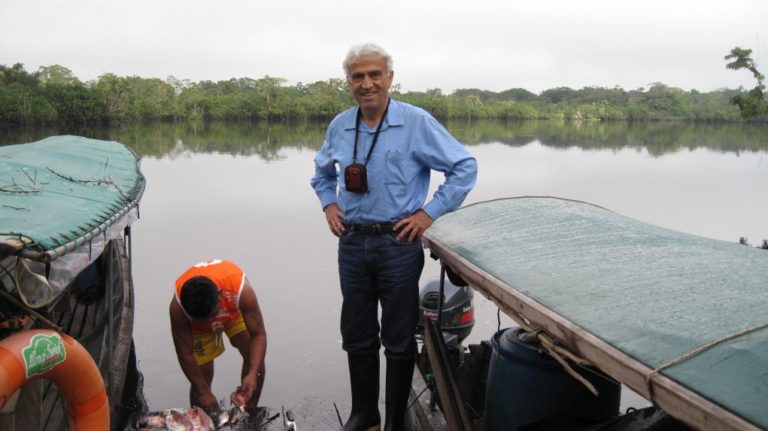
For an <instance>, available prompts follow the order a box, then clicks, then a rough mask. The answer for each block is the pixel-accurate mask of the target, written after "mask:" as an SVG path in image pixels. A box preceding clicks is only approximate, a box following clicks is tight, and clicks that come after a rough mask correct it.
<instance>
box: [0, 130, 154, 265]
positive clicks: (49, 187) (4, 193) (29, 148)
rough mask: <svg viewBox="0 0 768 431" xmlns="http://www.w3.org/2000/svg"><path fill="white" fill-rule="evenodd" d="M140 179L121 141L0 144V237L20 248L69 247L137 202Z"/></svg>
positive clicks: (70, 138)
mask: <svg viewBox="0 0 768 431" xmlns="http://www.w3.org/2000/svg"><path fill="white" fill-rule="evenodd" d="M144 186H145V180H144V176H143V175H142V174H141V172H140V170H139V159H138V157H137V156H136V154H135V153H134V152H133V151H132V150H130V149H129V148H128V147H126V146H125V145H123V144H120V143H118V142H112V141H100V140H96V139H88V138H83V137H78V136H53V137H50V138H46V139H43V140H41V141H38V142H33V143H29V144H20V145H8V146H2V147H0V237H2V239H3V242H5V243H6V245H7V244H9V243H15V244H16V246H19V241H17V240H20V242H21V244H23V245H21V251H23V252H32V253H35V252H45V251H48V250H55V249H60V250H61V249H68V248H70V247H73V246H75V245H80V244H82V243H84V242H85V241H86V240H87V239H88V238H89V237H90V236H92V235H95V234H99V233H101V232H103V231H104V230H105V229H106V228H107V227H108V226H109V225H111V224H112V223H114V222H115V221H116V220H117V219H119V218H120V217H121V216H123V215H125V214H126V213H127V212H128V211H129V210H130V209H132V208H134V207H136V206H137V205H138V202H139V199H140V198H141V195H142V193H143V192H144Z"/></svg>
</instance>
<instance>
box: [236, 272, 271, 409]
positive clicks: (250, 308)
mask: <svg viewBox="0 0 768 431" xmlns="http://www.w3.org/2000/svg"><path fill="white" fill-rule="evenodd" d="M240 312H241V313H242V315H243V320H244V321H245V326H246V328H247V330H248V333H249V335H250V337H251V341H250V345H249V346H248V348H249V361H250V363H249V364H248V367H247V371H246V372H245V375H244V376H243V382H242V387H241V390H242V391H243V392H245V394H246V399H247V400H250V399H251V398H252V397H253V395H254V394H260V393H261V389H262V388H261V385H263V382H264V375H263V370H264V358H265V356H266V354H267V332H266V329H265V327H264V319H263V318H262V315H261V309H260V308H259V301H258V300H257V298H256V293H255V292H254V290H253V288H252V287H251V285H250V283H249V282H248V280H247V279H246V281H245V285H244V286H243V291H242V293H241V294H240Z"/></svg>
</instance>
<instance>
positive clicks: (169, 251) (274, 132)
mask: <svg viewBox="0 0 768 431" xmlns="http://www.w3.org/2000/svg"><path fill="white" fill-rule="evenodd" d="M324 126H325V125H324V124H319V123H302V124H285V123H280V124H221V123H215V124H209V125H199V126H195V125H186V124H184V125H167V124H160V125H154V126H141V127H132V128H125V129H111V130H98V131H85V132H79V133H80V134H83V135H86V136H89V137H94V138H100V139H111V140H117V141H120V142H123V143H125V144H127V145H129V146H130V147H132V148H133V149H134V150H135V151H136V152H137V153H138V154H139V155H140V156H141V168H142V171H143V173H144V175H145V176H146V178H147V188H146V192H145V195H144V197H143V199H142V201H141V206H140V214H141V218H140V220H139V221H138V222H137V223H135V224H134V227H133V265H134V266H133V275H134V280H135V293H136V316H135V330H134V337H135V342H136V349H137V356H138V360H139V368H140V370H141V371H142V373H143V374H144V391H145V396H146V398H147V400H148V402H149V405H150V408H151V409H152V410H160V409H165V408H170V407H180V406H186V405H187V404H188V384H187V382H186V379H185V377H184V376H183V374H182V373H181V370H180V369H179V366H178V364H177V362H176V357H175V353H174V349H173V345H172V342H171V337H170V332H169V319H168V311H167V310H168V304H169V302H170V300H171V297H172V293H173V283H174V280H175V279H176V277H177V276H178V275H179V274H180V273H181V272H183V271H184V270H185V269H186V268H187V267H189V266H190V265H192V264H194V263H197V262H199V261H202V260H206V259H210V258H225V259H230V260H232V261H235V262H237V263H238V264H239V265H240V266H242V267H243V268H244V269H245V271H246V273H247V275H248V277H249V279H250V281H251V283H252V285H253V286H254V287H255V289H256V292H257V295H258V300H259V303H260V305H261V309H262V312H263V315H264V320H265V323H266V328H267V332H268V338H269V342H268V343H269V344H268V353H267V360H266V367H267V378H266V384H265V388H264V391H263V393H262V398H261V404H263V405H268V406H272V407H278V408H279V407H280V406H283V405H285V406H291V405H297V404H301V403H307V402H309V403H328V404H329V406H331V405H332V403H333V402H337V403H339V404H340V405H348V398H349V395H348V393H349V389H348V377H347V369H346V357H345V354H344V353H343V351H342V350H341V340H340V335H339V329H338V325H339V311H340V303H341V295H340V293H339V288H338V274H337V266H336V238H335V237H334V236H333V235H332V234H331V233H330V232H329V231H328V229H327V225H326V224H325V220H324V218H323V214H322V212H321V209H320V206H319V203H318V201H317V199H316V197H315V195H314V193H313V191H312V189H311V188H310V186H309V179H310V177H311V176H312V174H313V161H312V160H313V157H314V154H315V152H316V151H317V149H318V148H319V146H320V145H321V143H322V140H323V134H324ZM447 127H448V129H449V130H450V131H451V132H452V133H453V134H454V135H455V136H456V137H457V138H458V139H459V141H461V142H462V143H464V144H465V145H467V147H468V149H469V150H470V152H471V153H472V154H473V155H474V156H475V157H476V158H477V160H478V164H479V177H478V182H477V186H476V188H475V189H474V190H473V191H472V193H471V194H470V195H469V197H468V198H467V200H466V202H465V204H468V203H472V202H478V201H483V200H488V199H495V198H501V197H510V196H522V195H550V196H559V197H565V198H570V199H577V200H582V201H587V202H590V203H594V204H597V205H600V206H603V207H606V208H608V209H611V210H613V211H615V212H617V213H620V214H622V215H625V216H629V217H632V218H635V219H638V220H642V221H645V222H648V223H651V224H656V225H659V226H663V227H667V228H672V229H676V230H680V231H683V232H688V233H692V234H696V235H701V236H705V237H710V238H716V239H720V240H724V241H731V242H737V241H738V240H739V238H740V237H745V238H747V240H748V242H750V243H752V244H753V245H757V244H759V243H760V241H761V240H763V239H768V191H767V190H768V188H767V186H768V130H766V128H765V127H753V126H739V125H708V124H705V125H694V124H678V123H650V124H627V123H608V124H603V123H568V122H565V123H553V122H544V123H542V122H529V123H501V122H480V123H471V124H470V123H448V124H447ZM55 133H60V132H59V131H34V132H26V133H22V132H14V133H6V134H3V135H0V143H18V142H30V141H33V140H37V139H39V138H42V137H44V136H48V135H49V134H55ZM441 180H442V175H440V174H436V175H434V176H433V188H434V187H435V186H436V184H437V183H438V181H441ZM438 272H439V267H438V264H437V263H436V262H435V261H432V260H431V259H427V263H426V266H425V270H424V274H423V276H422V284H426V283H427V282H429V281H431V280H433V279H436V278H437V277H438ZM475 309H476V322H475V327H474V329H473V331H472V334H471V335H470V336H469V338H468V340H467V341H468V342H471V343H476V342H479V341H481V340H484V339H488V338H490V337H491V335H492V334H493V333H494V332H495V331H496V330H497V325H498V323H497V310H496V307H495V306H494V305H493V304H491V303H490V302H488V301H486V300H485V299H484V298H482V297H481V296H480V295H476V296H475ZM510 325H512V323H511V320H509V319H508V318H506V317H504V316H502V318H501V326H502V327H506V326H510ZM215 364H216V365H215V366H216V374H215V378H214V392H215V393H216V394H217V396H219V397H220V398H224V397H227V396H228V394H229V393H230V392H231V391H232V390H233V389H234V388H235V387H236V386H237V385H238V383H239V370H240V358H239V355H238V354H237V353H236V351H235V350H234V349H232V348H231V347H229V348H228V350H227V352H225V353H224V355H223V356H222V357H220V358H218V359H217V360H216V362H215ZM638 404H643V400H641V399H639V398H638V397H636V396H632V394H628V396H626V397H625V398H624V400H623V401H622V406H623V407H628V406H630V405H638Z"/></svg>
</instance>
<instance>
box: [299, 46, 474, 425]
mask: <svg viewBox="0 0 768 431" xmlns="http://www.w3.org/2000/svg"><path fill="white" fill-rule="evenodd" d="M343 66H344V72H345V73H346V76H347V82H348V83H349V86H350V89H351V91H352V95H353V96H354V98H355V100H356V101H357V104H358V106H356V107H354V108H352V109H349V110H347V111H345V112H342V113H341V114H339V115H338V116H336V118H334V119H333V121H331V123H330V125H329V126H328V130H327V133H326V137H325V141H324V142H323V146H322V148H320V151H319V152H318V153H317V156H316V157H315V175H314V177H313V178H312V181H311V184H312V187H313V188H314V189H315V193H317V196H318V197H319V198H320V203H321V204H322V207H323V211H324V212H325V219H326V221H327V222H328V228H329V229H330V230H331V232H332V233H333V234H334V235H336V236H337V237H339V278H340V281H341V293H342V296H343V300H344V301H343V304H342V310H341V334H342V342H343V346H342V347H343V348H344V350H345V351H346V352H347V359H348V362H349V377H350V383H351V387H352V412H351V414H350V417H349V419H348V420H347V423H346V425H345V426H344V430H375V429H379V426H380V422H381V418H380V415H379V408H378V399H379V383H378V382H379V348H380V346H381V344H384V355H385V356H386V358H387V377H386V397H385V406H386V416H385V430H402V429H403V427H404V425H403V424H404V420H405V409H406V406H407V403H408V394H409V392H410V387H411V379H412V378H413V368H414V361H415V357H416V339H415V336H414V334H415V328H416V324H417V322H418V313H419V304H418V301H419V277H420V276H421V270H422V268H423V267H424V251H423V248H422V245H421V242H420V241H419V240H420V238H421V235H422V234H423V233H424V231H425V230H426V229H427V228H429V226H431V225H432V221H433V220H435V219H436V218H438V217H440V216H441V215H443V214H445V213H447V212H449V211H453V210H455V209H456V208H458V207H459V205H461V203H462V201H463V200H464V198H465V197H466V196H467V193H469V191H470V190H471V189H472V187H473V186H474V184H475V179H476V177H477V162H476V161H475V159H474V158H473V157H472V155H471V154H469V152H467V150H466V149H464V147H462V146H461V144H459V143H458V142H457V141H456V139H454V138H453V137H452V136H451V135H450V134H449V133H448V131H446V130H445V128H444V127H443V126H442V125H440V123H438V122H437V121H436V120H435V119H434V118H433V117H432V116H431V115H429V114H428V113H427V112H426V111H424V110H422V109H420V108H417V107H414V106H412V105H409V104H406V103H402V102H398V101H396V100H391V99H390V98H389V88H390V86H391V85H392V78H393V76H394V72H393V71H392V58H391V57H390V56H389V54H387V52H386V51H384V49H383V48H381V47H380V46H377V45H374V44H364V45H357V46H353V47H352V48H351V49H350V50H349V52H348V53H347V57H346V59H345V60H344V63H343ZM431 170H435V171H440V172H442V173H444V174H445V182H444V183H443V184H442V185H441V186H440V187H439V188H438V189H437V191H436V192H435V194H434V195H433V197H432V200H430V201H429V202H428V203H426V205H425V201H426V198H427V192H428V188H429V179H430V171H431ZM379 302H380V303H381V308H382V315H381V326H379V320H378V303H379Z"/></svg>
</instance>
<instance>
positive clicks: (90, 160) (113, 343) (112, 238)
mask: <svg viewBox="0 0 768 431" xmlns="http://www.w3.org/2000/svg"><path fill="white" fill-rule="evenodd" d="M144 188H145V179H144V176H143V175H142V173H141V170H140V169H139V158H138V157H137V156H136V154H135V153H134V152H133V151H132V150H131V149H130V148H128V147H126V146H125V145H123V144H121V143H118V142H113V141H102V140H97V139H89V138H84V137H79V136H53V137H49V138H46V139H43V140H41V141H38V142H33V143H27V144H18V145H7V146H0V267H1V268H0V347H3V342H4V341H3V340H4V339H6V338H8V339H9V340H10V339H11V338H14V337H18V336H19V335H20V334H22V333H24V331H29V330H35V331H30V332H29V333H30V334H32V333H37V332H36V331H37V330H38V329H53V330H54V332H53V334H65V335H68V336H71V337H72V338H74V339H75V340H76V341H77V342H78V343H80V344H81V345H82V346H83V347H84V348H85V349H86V350H87V352H88V355H90V356H91V357H92V358H93V361H94V362H95V364H96V365H97V367H98V372H100V373H101V375H102V379H103V381H104V385H105V391H106V395H107V397H108V400H109V411H110V417H111V422H112V425H111V427H112V429H121V428H120V423H121V421H122V420H123V419H124V416H126V415H128V414H129V413H127V412H126V411H125V410H124V409H123V407H124V406H126V405H128V404H130V403H127V402H124V401H126V400H127V399H128V398H127V397H128V396H130V394H132V393H133V394H135V393H136V392H135V391H136V390H138V389H136V388H137V386H135V385H137V380H138V377H137V369H136V363H135V353H134V349H133V334H132V332H133V303H134V301H133V281H132V275H131V261H130V259H131V250H130V229H131V228H130V227H131V224H132V223H133V222H134V221H136V220H137V219H138V206H139V201H140V199H141V196H142V194H143V192H144ZM30 345H31V344H30ZM6 347H7V346H6ZM0 350H1V349H0ZM65 358H66V356H65ZM6 371H7V370H6ZM27 374H28V375H27V376H26V378H27V379H29V378H30V375H29V373H27ZM59 389H61V388H57V387H56V386H55V385H38V384H34V383H27V384H23V385H22V386H21V388H20V389H19V390H18V391H16V392H15V394H14V395H13V396H12V397H10V398H9V399H0V407H2V409H1V410H0V429H3V430H6V429H7V430H14V429H16V430H26V429H40V430H48V429H50V430H54V429H63V428H62V427H63V426H64V424H66V422H67V420H68V416H69V420H72V414H73V411H77V409H75V410H73V409H72V408H69V409H67V408H65V407H64V406H63V400H62V398H65V397H64V396H63V394H65V393H69V389H72V388H65V389H68V390H65V391H63V392H62V391H61V390H59ZM0 398H3V397H0ZM68 411H69V414H68V413H67V412H68ZM81 413H82V412H81ZM70 424H71V422H70Z"/></svg>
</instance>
